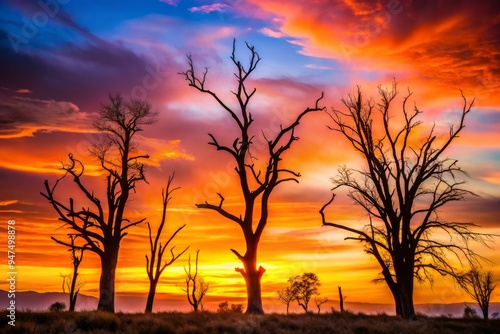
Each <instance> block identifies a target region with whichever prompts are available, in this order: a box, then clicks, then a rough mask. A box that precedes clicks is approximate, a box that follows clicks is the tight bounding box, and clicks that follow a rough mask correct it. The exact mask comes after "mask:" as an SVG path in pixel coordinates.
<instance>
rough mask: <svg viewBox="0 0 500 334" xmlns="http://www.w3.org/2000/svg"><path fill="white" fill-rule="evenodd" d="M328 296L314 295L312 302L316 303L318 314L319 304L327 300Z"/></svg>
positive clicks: (319, 311) (319, 310)
mask: <svg viewBox="0 0 500 334" xmlns="http://www.w3.org/2000/svg"><path fill="white" fill-rule="evenodd" d="M328 300H329V299H328V297H319V296H318V297H314V303H315V304H316V307H317V308H318V314H320V313H321V306H322V305H323V304H325V303H327V302H328Z"/></svg>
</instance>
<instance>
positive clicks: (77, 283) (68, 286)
mask: <svg viewBox="0 0 500 334" xmlns="http://www.w3.org/2000/svg"><path fill="white" fill-rule="evenodd" d="M69 238H70V243H71V247H70V249H69V251H70V254H71V255H70V257H71V262H72V264H73V273H71V274H69V275H61V277H62V279H63V283H62V290H63V292H64V293H65V292H66V291H68V293H69V309H68V311H74V310H75V305H76V299H77V298H78V293H79V292H80V289H81V288H82V287H83V286H84V285H85V282H82V281H81V280H80V279H79V277H78V268H79V267H80V263H82V261H83V252H84V249H79V248H77V247H75V239H76V236H75V235H73V234H70V235H69Z"/></svg>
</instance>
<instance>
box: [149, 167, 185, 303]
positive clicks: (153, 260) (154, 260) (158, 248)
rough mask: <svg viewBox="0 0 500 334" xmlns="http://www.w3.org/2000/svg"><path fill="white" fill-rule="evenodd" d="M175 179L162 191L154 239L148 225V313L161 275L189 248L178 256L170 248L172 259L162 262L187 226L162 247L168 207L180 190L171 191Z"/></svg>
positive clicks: (171, 177)
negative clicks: (172, 243)
mask: <svg viewBox="0 0 500 334" xmlns="http://www.w3.org/2000/svg"><path fill="white" fill-rule="evenodd" d="M173 179H174V174H172V175H171V176H169V177H168V182H167V187H166V189H162V194H161V195H162V200H163V201H162V203H163V211H162V216H161V222H160V225H159V226H158V229H157V231H156V236H155V237H154V239H153V235H152V232H151V225H150V224H149V222H148V223H147V225H148V231H149V249H150V254H149V256H148V255H147V254H146V272H147V274H148V278H149V292H148V299H147V301H146V310H145V312H146V313H151V312H152V311H153V302H154V298H155V294H156V287H157V286H158V282H159V281H160V277H161V274H163V271H164V270H165V269H166V268H167V267H168V266H170V265H171V264H172V263H174V262H175V261H176V260H177V259H178V258H179V257H180V256H181V255H182V254H184V252H186V251H187V250H188V248H189V246H188V247H186V248H185V249H184V250H183V251H182V252H180V253H178V254H177V255H175V254H174V248H175V246H173V247H172V248H170V259H169V260H168V261H164V262H162V261H163V260H164V259H163V255H164V254H165V251H166V250H167V247H168V245H170V242H171V241H172V240H173V239H174V238H175V236H176V235H177V233H179V232H180V231H181V230H182V229H183V228H184V227H185V226H186V224H184V225H182V226H181V227H179V228H178V229H177V230H176V231H175V232H174V233H173V234H172V235H171V236H170V238H169V239H168V240H167V242H165V244H163V245H162V243H161V242H160V238H161V234H162V232H163V228H164V226H165V222H166V220H167V207H168V203H169V202H170V200H171V199H172V197H171V195H172V192H174V191H175V190H177V189H179V188H174V189H170V187H171V185H172V181H173Z"/></svg>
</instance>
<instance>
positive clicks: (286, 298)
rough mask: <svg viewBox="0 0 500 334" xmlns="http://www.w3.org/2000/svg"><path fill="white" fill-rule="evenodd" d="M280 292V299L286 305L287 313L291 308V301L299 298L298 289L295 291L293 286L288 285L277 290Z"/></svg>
mask: <svg viewBox="0 0 500 334" xmlns="http://www.w3.org/2000/svg"><path fill="white" fill-rule="evenodd" d="M276 293H277V294H278V300H279V301H280V302H282V303H283V304H285V305H286V314H288V313H289V312H288V310H289V308H290V303H291V302H293V301H294V300H295V299H296V298H297V291H295V290H294V289H293V288H292V286H287V287H286V288H283V289H281V290H278V291H276Z"/></svg>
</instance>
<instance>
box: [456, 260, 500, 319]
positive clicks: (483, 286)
mask: <svg viewBox="0 0 500 334" xmlns="http://www.w3.org/2000/svg"><path fill="white" fill-rule="evenodd" d="M458 282H459V284H460V286H461V287H462V289H463V290H464V291H465V292H466V293H467V294H468V295H469V296H471V297H472V299H474V300H475V301H476V302H477V304H478V305H479V308H481V311H482V312H483V318H484V319H488V312H489V307H490V297H491V294H492V293H493V290H495V287H496V286H497V285H496V284H494V281H493V273H492V272H491V271H486V272H484V271H482V270H481V269H478V268H477V267H474V266H473V267H472V268H471V270H469V271H468V272H467V273H465V274H464V275H462V276H460V277H459V279H458Z"/></svg>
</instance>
